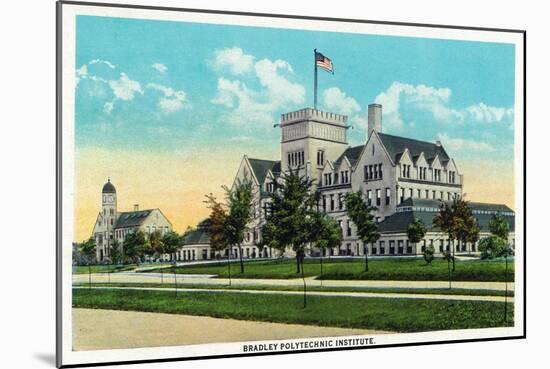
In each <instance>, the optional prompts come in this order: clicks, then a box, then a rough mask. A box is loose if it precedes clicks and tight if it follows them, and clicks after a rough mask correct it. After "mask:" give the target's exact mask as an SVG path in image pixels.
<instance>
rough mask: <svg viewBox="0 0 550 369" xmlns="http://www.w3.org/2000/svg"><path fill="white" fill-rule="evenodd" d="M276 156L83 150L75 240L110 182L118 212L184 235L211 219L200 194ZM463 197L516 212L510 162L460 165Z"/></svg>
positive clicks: (265, 152)
mask: <svg viewBox="0 0 550 369" xmlns="http://www.w3.org/2000/svg"><path fill="white" fill-rule="evenodd" d="M245 153H246V154H247V155H248V156H249V157H258V158H262V159H274V158H278V157H279V155H280V153H279V148H278V147H274V148H272V150H269V149H268V148H266V147H265V146H263V147H262V146H261V145H260V146H249V147H245V145H243V146H242V147H239V148H232V147H231V148H227V147H226V148H224V147H218V148H208V149H203V150H195V151H190V152H183V151H182V152H179V153H168V152H150V151H130V150H118V149H115V150H108V149H105V148H82V149H79V150H78V151H77V153H76V167H75V175H76V188H75V237H76V239H75V241H83V240H85V239H88V238H89V237H90V236H91V234H92V230H93V227H94V224H95V221H96V218H97V215H98V213H99V212H100V210H101V189H102V187H103V185H104V184H105V182H106V181H107V178H108V177H110V178H111V182H112V183H113V184H114V186H115V187H116V190H117V208H118V211H131V210H133V207H134V204H139V208H140V209H152V208H159V209H161V211H162V212H163V213H164V215H165V216H166V217H167V218H168V219H169V220H170V221H171V222H172V226H173V228H174V230H175V231H176V232H178V233H182V232H183V231H185V229H186V228H187V227H188V226H192V227H194V226H196V224H197V223H198V222H199V221H201V220H202V219H205V218H206V217H208V215H209V210H208V208H207V207H206V204H204V203H203V201H204V195H205V194H208V193H213V194H214V195H216V196H217V197H218V198H223V196H224V192H223V189H222V188H221V186H222V185H227V186H230V185H231V184H232V182H233V179H234V176H235V174H236V172H237V169H238V166H239V164H240V161H241V159H242V157H243V155H244V154H245ZM456 160H457V165H458V168H459V171H460V172H462V173H463V174H464V178H465V183H464V193H465V194H466V199H467V200H469V201H479V202H488V203H501V204H506V205H508V206H509V207H510V208H512V209H513V208H514V176H513V170H512V169H513V168H512V165H511V164H505V163H494V162H490V161H481V162H480V161H464V162H461V161H460V158H457V159H456Z"/></svg>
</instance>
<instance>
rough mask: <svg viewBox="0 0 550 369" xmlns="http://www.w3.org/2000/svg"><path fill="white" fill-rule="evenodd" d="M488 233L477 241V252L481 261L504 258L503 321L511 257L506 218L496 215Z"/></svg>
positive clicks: (508, 227) (505, 311) (508, 228)
mask: <svg viewBox="0 0 550 369" xmlns="http://www.w3.org/2000/svg"><path fill="white" fill-rule="evenodd" d="M489 231H491V236H490V237H487V238H484V239H482V240H481V241H479V251H480V252H481V258H482V259H496V258H504V262H505V269H504V283H505V284H506V290H505V293H504V321H506V318H507V312H508V256H511V255H513V250H512V248H511V247H510V245H509V244H508V234H509V232H510V226H509V225H508V222H507V221H506V218H504V216H502V215H501V214H496V215H494V216H493V218H492V219H491V220H490V221H489Z"/></svg>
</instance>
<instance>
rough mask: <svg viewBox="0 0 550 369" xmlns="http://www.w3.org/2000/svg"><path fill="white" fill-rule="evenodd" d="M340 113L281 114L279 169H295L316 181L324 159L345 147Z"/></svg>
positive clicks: (307, 110)
mask: <svg viewBox="0 0 550 369" xmlns="http://www.w3.org/2000/svg"><path fill="white" fill-rule="evenodd" d="M347 120H348V117H347V116H345V115H341V114H336V113H330V112H324V111H321V110H317V109H311V108H305V109H301V110H297V111H293V112H289V113H285V114H282V115H281V124H280V127H281V169H282V170H283V171H288V170H289V169H290V168H292V169H299V170H300V173H301V174H304V175H307V176H309V177H310V178H312V179H315V180H318V179H319V176H320V174H321V171H322V170H323V167H324V165H325V162H326V161H327V160H330V161H334V160H336V159H337V158H338V157H339V156H340V155H341V154H342V153H343V152H344V150H345V149H346V148H347V146H348V143H347V137H346V136H347V135H346V131H347V129H348V125H347V124H346V123H347Z"/></svg>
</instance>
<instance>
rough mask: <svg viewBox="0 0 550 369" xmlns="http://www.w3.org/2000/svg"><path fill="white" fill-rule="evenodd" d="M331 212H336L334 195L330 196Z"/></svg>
mask: <svg viewBox="0 0 550 369" xmlns="http://www.w3.org/2000/svg"><path fill="white" fill-rule="evenodd" d="M330 211H334V195H330Z"/></svg>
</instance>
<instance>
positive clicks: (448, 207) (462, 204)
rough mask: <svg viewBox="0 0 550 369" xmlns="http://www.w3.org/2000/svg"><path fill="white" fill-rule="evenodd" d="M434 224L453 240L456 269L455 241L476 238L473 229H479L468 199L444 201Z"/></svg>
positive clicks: (453, 259) (452, 252) (453, 258)
mask: <svg viewBox="0 0 550 369" xmlns="http://www.w3.org/2000/svg"><path fill="white" fill-rule="evenodd" d="M433 224H434V226H435V227H436V228H438V229H439V230H440V231H442V232H444V233H446V234H447V236H448V237H449V240H450V241H452V243H453V247H452V249H451V255H452V258H451V259H452V263H453V271H454V270H455V257H454V255H455V246H454V241H455V240H456V241H459V242H467V240H468V239H472V238H474V236H473V234H472V231H473V230H477V231H478V233H479V228H476V218H475V217H474V215H473V213H472V210H471V209H470V206H469V204H468V202H467V201H465V200H464V199H462V198H460V199H455V200H454V201H453V202H452V203H447V202H442V203H441V206H440V209H439V213H438V214H437V215H436V216H435V217H434V219H433Z"/></svg>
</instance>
